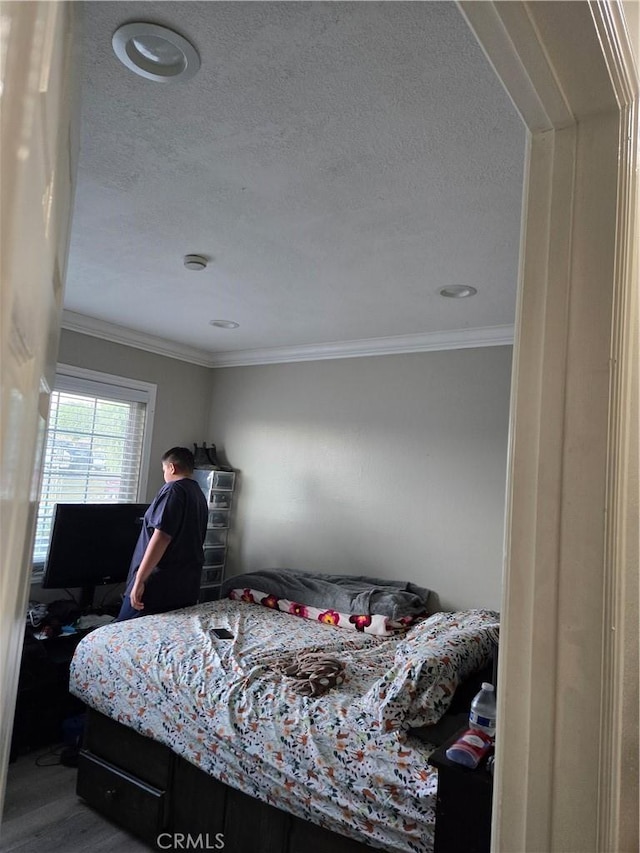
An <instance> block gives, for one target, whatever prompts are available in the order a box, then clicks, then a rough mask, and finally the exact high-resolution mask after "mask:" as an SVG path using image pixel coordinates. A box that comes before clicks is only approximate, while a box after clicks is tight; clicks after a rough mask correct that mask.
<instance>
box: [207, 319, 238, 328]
mask: <svg viewBox="0 0 640 853" xmlns="http://www.w3.org/2000/svg"><path fill="white" fill-rule="evenodd" d="M209 325H210V326H215V327H216V328H217V329H237V328H239V327H240V323H236V321H235V320H209Z"/></svg>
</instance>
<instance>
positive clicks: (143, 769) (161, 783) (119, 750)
mask: <svg viewBox="0 0 640 853" xmlns="http://www.w3.org/2000/svg"><path fill="white" fill-rule="evenodd" d="M83 746H84V748H85V749H86V750H88V751H89V752H91V754H92V755H94V756H96V757H98V758H102V759H104V760H105V761H107V762H108V763H110V764H115V765H116V766H117V767H119V768H120V769H121V770H124V771H125V772H127V773H130V774H131V775H132V776H135V777H136V779H140V780H142V781H143V782H147V783H148V784H149V785H151V786H152V787H154V788H159V789H160V790H162V791H168V790H169V788H170V787H171V773H172V768H173V761H174V755H173V753H172V752H171V750H170V749H169V747H167V746H165V745H164V744H162V743H158V742H157V741H155V740H152V739H151V738H149V737H145V736H144V735H141V734H138V732H136V731H134V730H133V729H129V728H126V727H125V726H121V725H120V724H118V723H116V722H115V721H114V720H111V719H109V717H105V716H104V714H100V713H99V712H98V711H94V710H89V712H88V715H87V724H86V729H85V734H84V743H83Z"/></svg>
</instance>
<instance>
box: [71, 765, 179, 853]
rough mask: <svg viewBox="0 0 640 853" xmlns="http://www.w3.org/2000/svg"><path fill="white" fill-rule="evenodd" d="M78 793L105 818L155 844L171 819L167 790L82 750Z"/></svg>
mask: <svg viewBox="0 0 640 853" xmlns="http://www.w3.org/2000/svg"><path fill="white" fill-rule="evenodd" d="M76 793H77V794H78V796H79V797H82V798H83V799H84V800H86V801H87V803H88V804H89V805H90V806H94V807H95V808H96V809H98V810H99V811H100V813H101V814H103V815H104V816H105V817H106V818H109V819H110V820H113V822H114V823H117V824H118V825H119V826H121V827H123V828H124V829H128V830H129V831H130V832H132V833H134V834H135V835H137V836H138V837H139V838H142V839H143V840H144V841H146V842H147V843H149V844H151V845H153V846H155V845H156V839H157V837H158V835H159V834H160V833H161V832H163V831H164V830H165V829H166V826H167V822H168V795H167V793H166V791H164V790H160V789H158V788H154V787H153V786H152V785H148V784H146V783H145V782H141V781H140V780H139V779H136V778H135V777H134V776H129V774H128V773H123V772H122V771H121V770H119V769H118V768H117V767H113V765H111V764H108V763H107V762H106V761H102V760H101V759H99V758H96V757H95V756H93V755H91V754H90V753H88V752H86V751H85V750H82V751H81V752H80V755H79V757H78V783H77V788H76Z"/></svg>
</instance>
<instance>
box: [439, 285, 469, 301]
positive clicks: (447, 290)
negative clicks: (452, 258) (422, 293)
mask: <svg viewBox="0 0 640 853" xmlns="http://www.w3.org/2000/svg"><path fill="white" fill-rule="evenodd" d="M477 292H478V291H477V290H476V289H475V287H469V286H468V285H465V284H454V285H452V286H451V287H442V288H440V290H439V291H438V293H439V294H440V296H447V297H449V298H450V299H464V298H465V296H474V295H475V294H476V293H477Z"/></svg>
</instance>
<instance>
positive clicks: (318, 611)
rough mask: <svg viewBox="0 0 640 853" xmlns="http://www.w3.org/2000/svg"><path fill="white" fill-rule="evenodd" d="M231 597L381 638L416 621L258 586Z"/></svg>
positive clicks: (232, 590)
mask: <svg viewBox="0 0 640 853" xmlns="http://www.w3.org/2000/svg"><path fill="white" fill-rule="evenodd" d="M228 597H229V598H230V599H232V600H233V601H244V602H246V603H247V604H262V606H263V607H269V608H271V609H272V610H282V612H283V613H289V614H290V615H291V616H300V617H301V618H302V619H312V620H314V621H316V622H324V623H325V624H326V625H334V626H335V627H336V628H351V629H353V630H355V631H362V632H363V633H365V634H375V635H377V636H381V637H384V636H387V635H389V634H397V633H398V632H399V631H406V630H407V628H409V627H410V626H411V625H412V624H413V623H414V622H415V621H416V619H415V617H414V616H403V617H402V618H401V619H397V620H392V619H389V618H388V617H387V616H382V615H381V614H380V613H369V614H367V613H359V614H355V613H340V612H339V611H338V610H333V609H332V608H330V607H328V608H319V607H312V606H311V605H309V604H301V603H300V602H298V601H289V599H287V598H278V596H276V595H274V594H273V593H269V592H261V591H260V590H259V589H250V588H246V589H231V590H229V594H228Z"/></svg>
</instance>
